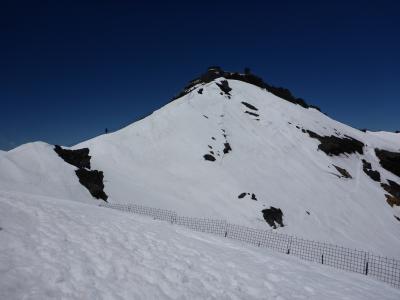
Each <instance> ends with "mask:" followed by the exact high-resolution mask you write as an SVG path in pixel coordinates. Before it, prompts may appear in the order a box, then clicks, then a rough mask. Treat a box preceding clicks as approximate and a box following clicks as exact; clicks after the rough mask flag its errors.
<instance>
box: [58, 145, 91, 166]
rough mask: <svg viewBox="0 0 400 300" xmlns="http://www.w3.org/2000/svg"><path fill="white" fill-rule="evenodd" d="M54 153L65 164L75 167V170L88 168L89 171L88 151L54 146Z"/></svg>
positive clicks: (86, 149)
mask: <svg viewBox="0 0 400 300" xmlns="http://www.w3.org/2000/svg"><path fill="white" fill-rule="evenodd" d="M54 151H55V152H56V153H57V154H58V156H59V157H61V158H62V159H63V160H64V161H65V162H67V163H69V164H71V165H73V166H75V167H77V168H79V169H80V168H88V169H90V156H89V149H88V148H82V149H77V150H68V149H63V148H61V147H60V146H59V145H55V146H54Z"/></svg>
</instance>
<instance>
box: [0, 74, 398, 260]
mask: <svg viewBox="0 0 400 300" xmlns="http://www.w3.org/2000/svg"><path fill="white" fill-rule="evenodd" d="M227 87H229V89H227ZM309 132H312V133H314V134H316V135H318V136H321V137H331V136H335V137H337V138H338V139H343V140H346V139H350V138H352V139H355V140H357V141H359V142H361V143H363V144H364V146H363V147H362V153H359V152H357V151H354V153H344V154H340V155H331V156H330V155H327V154H326V153H325V152H324V151H321V150H319V149H318V147H319V146H320V144H321V141H320V140H318V139H317V138H313V137H312V136H311V135H310V133H309ZM81 148H88V149H89V150H90V156H91V161H90V163H91V166H92V169H95V170H101V171H103V172H104V185H105V189H104V191H105V193H106V194H107V195H108V199H107V201H109V202H111V203H112V202H115V203H120V202H123V203H126V202H132V203H137V204H143V205H147V206H152V207H158V208H165V209H170V210H175V211H177V212H178V213H180V214H182V215H188V216H199V217H212V218H216V219H226V220H228V221H230V222H232V223H237V224H242V225H246V226H250V227H255V228H263V229H266V230H267V229H271V226H270V225H268V223H267V222H266V220H265V219H264V216H265V214H263V211H265V210H268V209H270V207H274V208H277V209H280V210H281V211H282V213H283V216H282V224H283V225H284V226H283V227H282V226H280V225H279V224H278V222H275V225H276V227H277V228H276V229H274V230H278V231H279V232H283V233H289V234H294V235H297V236H300V237H304V238H307V239H313V240H319V241H327V242H331V243H335V244H339V245H343V246H348V247H352V248H360V249H365V250H368V251H373V252H375V253H377V254H383V255H387V256H392V257H397V258H398V257H400V253H399V251H398V249H400V222H399V221H398V220H397V219H396V218H395V216H397V217H400V209H399V206H396V205H394V206H393V207H391V206H390V205H389V204H388V203H387V201H386V197H385V194H388V192H387V191H385V190H384V188H383V187H382V186H381V183H383V184H388V180H390V181H392V182H395V183H397V184H400V177H399V176H397V175H396V174H393V173H392V172H390V171H388V170H386V169H384V168H383V167H382V166H381V164H380V162H379V159H378V157H377V156H376V153H375V149H376V148H378V149H385V150H388V151H392V152H400V135H399V134H394V133H386V132H369V131H367V132H362V131H359V130H357V129H354V128H351V127H349V126H347V125H345V124H342V123H339V122H337V121H335V120H333V119H331V118H329V117H328V116H326V115H324V114H322V113H321V112H319V111H318V110H316V109H313V108H305V107H303V106H301V105H296V104H293V103H291V102H289V101H285V100H282V99H281V98H279V97H277V96H275V95H274V94H272V93H270V92H268V91H267V90H265V89H262V88H260V87H258V86H255V85H252V84H249V83H246V82H243V81H241V80H234V79H225V78H221V77H219V78H216V79H213V80H211V81H209V82H201V81H200V82H196V84H194V85H193V86H191V87H190V89H189V90H188V91H186V92H185V93H184V95H183V96H182V97H180V98H177V99H176V100H174V101H172V102H170V103H169V104H167V105H166V106H164V107H163V108H161V109H159V110H157V111H155V112H154V113H153V114H152V115H150V116H148V117H147V118H145V119H143V120H140V121H138V122H136V123H134V124H131V125H129V126H127V127H125V128H123V129H121V130H119V131H117V132H114V133H110V134H106V135H102V136H99V137H96V138H94V139H91V140H88V141H85V142H83V143H80V144H78V145H76V146H74V147H72V149H81ZM211 157H212V159H211ZM205 158H209V160H207V159H205ZM363 159H364V160H365V161H366V162H368V163H369V164H370V165H371V166H370V170H372V171H378V172H379V174H380V182H377V181H375V180H373V179H372V178H371V177H369V176H368V175H367V174H366V173H365V172H364V170H363V167H364V163H363V161H362V160H363ZM335 166H336V167H335ZM340 169H344V170H345V171H346V172H347V173H348V174H349V175H350V176H351V178H345V177H348V176H343V174H342V173H341V172H340V171H339V170H340ZM75 170H76V168H75V167H73V166H72V165H69V164H68V163H65V162H64V161H63V160H62V159H61V158H60V157H58V156H57V154H56V153H55V152H54V151H53V146H50V145H46V144H43V143H39V144H37V143H33V144H27V145H23V146H21V147H19V148H17V149H14V150H12V151H9V152H7V153H5V154H4V153H3V154H2V155H1V156H0V190H8V191H11V190H17V191H25V192H29V193H34V194H38V195H48V196H53V197H58V198H64V199H74V200H79V201H83V202H86V203H94V204H96V203H97V202H96V201H98V200H95V199H93V198H92V196H91V195H90V193H89V192H88V190H87V189H86V188H85V187H83V186H82V185H80V184H79V180H78V178H77V176H76V174H75ZM393 193H396V191H394V192H393ZM243 194H244V195H243ZM253 195H254V196H253ZM239 196H241V197H239ZM393 196H396V195H393ZM399 197H400V196H399ZM273 224H274V223H273Z"/></svg>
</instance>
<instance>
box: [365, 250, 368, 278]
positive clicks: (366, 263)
mask: <svg viewBox="0 0 400 300" xmlns="http://www.w3.org/2000/svg"><path fill="white" fill-rule="evenodd" d="M367 255H368V253H367V252H365V254H364V263H365V275H368V259H367Z"/></svg>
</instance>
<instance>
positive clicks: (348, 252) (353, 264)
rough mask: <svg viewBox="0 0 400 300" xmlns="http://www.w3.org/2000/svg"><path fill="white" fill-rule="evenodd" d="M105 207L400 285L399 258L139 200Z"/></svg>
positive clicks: (105, 205)
mask: <svg viewBox="0 0 400 300" xmlns="http://www.w3.org/2000/svg"><path fill="white" fill-rule="evenodd" d="M101 206H103V207H108V208H113V209H117V210H121V211H125V212H130V213H135V214H140V215H145V216H150V217H152V218H154V219H157V220H162V221H167V222H170V223H172V224H177V225H181V226H184V227H187V228H189V229H192V230H195V231H200V232H205V233H212V234H216V235H219V236H222V237H226V238H230V239H234V240H238V241H242V242H245V243H249V244H251V245H254V246H257V247H264V248H269V249H272V250H275V251H278V252H281V253H285V254H290V255H293V256H296V257H298V258H301V259H303V260H308V261H312V262H316V263H320V264H324V265H328V266H331V267H334V268H337V269H342V270H346V271H351V272H356V273H360V274H364V275H367V276H371V277H374V278H376V279H378V280H380V281H383V282H386V283H388V284H390V285H392V286H394V287H396V288H400V260H397V259H394V258H386V257H382V256H378V255H375V254H372V253H369V252H366V251H362V250H356V249H350V248H346V247H341V246H337V245H332V244H327V243H322V242H316V241H311V240H306V239H302V238H298V237H295V236H291V235H287V234H282V233H277V232H274V231H272V230H260V229H254V228H249V227H245V226H241V225H236V224H231V223H228V222H226V221H224V220H215V219H207V218H194V217H185V216H180V215H178V214H177V213H176V212H174V211H170V210H165V209H159V208H152V207H147V206H143V205H137V204H119V203H105V204H101Z"/></svg>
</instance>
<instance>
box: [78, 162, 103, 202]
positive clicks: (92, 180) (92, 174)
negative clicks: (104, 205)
mask: <svg viewBox="0 0 400 300" xmlns="http://www.w3.org/2000/svg"><path fill="white" fill-rule="evenodd" d="M75 173H76V175H77V176H78V178H79V182H80V183H81V184H82V185H83V186H84V187H86V188H87V189H88V190H89V192H90V194H91V195H92V196H93V197H95V198H96V199H102V200H104V201H106V202H107V199H108V196H107V195H106V193H105V192H104V184H103V179H104V175H103V172H102V171H97V170H92V171H89V170H86V169H78V170H76V171H75Z"/></svg>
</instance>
